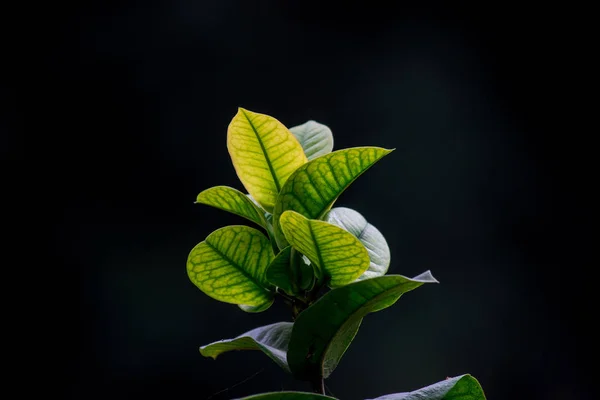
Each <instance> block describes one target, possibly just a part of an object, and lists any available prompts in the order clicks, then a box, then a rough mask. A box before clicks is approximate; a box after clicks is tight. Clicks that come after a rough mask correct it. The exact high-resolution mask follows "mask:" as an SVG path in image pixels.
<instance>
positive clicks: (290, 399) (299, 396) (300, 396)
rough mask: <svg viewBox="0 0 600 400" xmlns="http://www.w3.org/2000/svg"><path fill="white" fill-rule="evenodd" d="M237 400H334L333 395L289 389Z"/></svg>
mask: <svg viewBox="0 0 600 400" xmlns="http://www.w3.org/2000/svg"><path fill="white" fill-rule="evenodd" d="M234 400H236V399H234ZM237 400H335V397H329V396H324V395H322V394H317V393H309V392H292V391H290V392H270V393H261V394H254V395H252V396H248V397H242V398H239V399H237Z"/></svg>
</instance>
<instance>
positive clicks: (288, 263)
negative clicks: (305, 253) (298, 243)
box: [267, 246, 313, 295]
mask: <svg viewBox="0 0 600 400" xmlns="http://www.w3.org/2000/svg"><path fill="white" fill-rule="evenodd" d="M312 278H313V271H312V267H311V266H310V265H307V264H306V263H305V262H304V260H302V254H301V253H298V251H297V250H295V249H294V248H293V247H292V246H288V247H286V248H285V249H283V250H281V251H280V252H279V254H277V256H275V259H274V260H273V261H272V262H271V265H269V268H268V269H267V280H268V281H269V283H270V284H272V285H273V286H277V287H278V288H280V289H283V290H284V291H285V292H286V293H287V294H289V295H296V294H298V293H300V291H301V289H306V287H307V286H308V285H309V284H310V281H311V280H312Z"/></svg>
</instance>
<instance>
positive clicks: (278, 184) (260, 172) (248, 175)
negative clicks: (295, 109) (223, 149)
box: [227, 108, 307, 212]
mask: <svg viewBox="0 0 600 400" xmlns="http://www.w3.org/2000/svg"><path fill="white" fill-rule="evenodd" d="M227 149H228V150H229V155H230V156H231V161H232V162H233V166H234V168H235V171H236V173H237V175H238V178H239V179H240V181H241V182H242V184H243V185H244V187H245V188H246V190H247V191H248V193H250V194H251V195H252V197H253V198H254V199H256V201H258V203H260V204H261V205H262V207H263V208H264V209H265V210H267V211H269V212H272V210H273V206H274V204H275V199H276V198H277V194H278V193H279V191H280V190H281V188H282V187H283V185H284V184H285V182H286V180H287V179H288V177H289V176H290V174H291V173H292V172H294V171H295V170H296V169H297V168H298V167H300V166H301V165H303V164H304V163H306V161H307V158H306V155H305V154H304V151H303V150H302V146H301V145H300V143H299V142H298V139H296V137H295V136H294V135H293V134H292V133H291V132H290V131H289V130H288V129H287V128H286V127H285V126H284V125H283V124H282V123H281V122H279V121H278V120H276V119H275V118H273V117H270V116H268V115H265V114H259V113H255V112H252V111H248V110H245V109H243V108H239V110H238V112H237V114H236V115H235V117H233V119H232V121H231V123H230V124H229V128H228V129H227Z"/></svg>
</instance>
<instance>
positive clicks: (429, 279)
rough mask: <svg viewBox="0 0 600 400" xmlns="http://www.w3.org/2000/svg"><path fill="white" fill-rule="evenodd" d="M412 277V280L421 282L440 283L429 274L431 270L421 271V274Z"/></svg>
mask: <svg viewBox="0 0 600 400" xmlns="http://www.w3.org/2000/svg"><path fill="white" fill-rule="evenodd" d="M412 279H413V281H419V282H423V283H440V281H438V280H437V279H435V278H434V277H433V275H432V274H431V270H427V271H425V272H423V273H422V274H419V275H417V276H415V277H414V278H412Z"/></svg>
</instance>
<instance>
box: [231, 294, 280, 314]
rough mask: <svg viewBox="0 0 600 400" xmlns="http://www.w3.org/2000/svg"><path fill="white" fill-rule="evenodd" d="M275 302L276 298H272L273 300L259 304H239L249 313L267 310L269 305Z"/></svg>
mask: <svg viewBox="0 0 600 400" xmlns="http://www.w3.org/2000/svg"><path fill="white" fill-rule="evenodd" d="M274 302H275V298H272V299H271V301H269V302H267V303H264V304H261V305H259V306H248V305H246V304H238V307H239V308H240V309H241V310H242V311H245V312H247V313H259V312H263V311H265V310H267V309H268V308H269V307H271V306H272V305H273V303H274Z"/></svg>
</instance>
